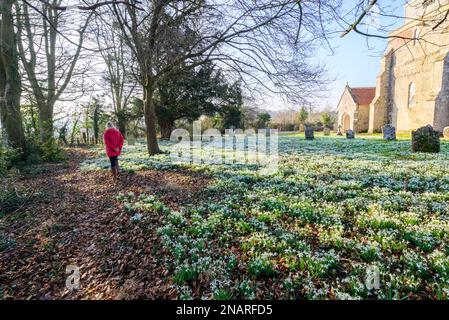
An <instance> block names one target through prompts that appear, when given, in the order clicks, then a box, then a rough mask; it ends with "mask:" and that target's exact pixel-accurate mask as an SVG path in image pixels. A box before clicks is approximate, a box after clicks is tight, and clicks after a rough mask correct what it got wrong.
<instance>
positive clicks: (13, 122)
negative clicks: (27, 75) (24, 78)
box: [0, 0, 25, 152]
mask: <svg viewBox="0 0 449 320" xmlns="http://www.w3.org/2000/svg"><path fill="white" fill-rule="evenodd" d="M13 3H14V0H0V13H1V22H0V119H1V123H2V127H3V128H4V129H5V132H6V135H7V138H8V141H9V143H10V144H11V146H12V147H14V148H20V149H22V151H23V152H24V151H25V134H24V130H23V124H22V113H21V111H20V95H21V81H20V75H19V62H18V55H17V47H16V38H15V36H16V35H15V32H14V25H13V17H12V5H13Z"/></svg>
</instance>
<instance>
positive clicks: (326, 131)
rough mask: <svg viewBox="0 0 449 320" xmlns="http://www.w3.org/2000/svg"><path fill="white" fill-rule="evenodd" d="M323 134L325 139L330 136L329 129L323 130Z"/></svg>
mask: <svg viewBox="0 0 449 320" xmlns="http://www.w3.org/2000/svg"><path fill="white" fill-rule="evenodd" d="M323 134H324V135H325V136H326V137H328V136H330V135H331V129H329V128H324V130H323Z"/></svg>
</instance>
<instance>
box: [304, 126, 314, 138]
mask: <svg viewBox="0 0 449 320" xmlns="http://www.w3.org/2000/svg"><path fill="white" fill-rule="evenodd" d="M305 134H306V140H313V139H315V136H314V131H313V127H311V126H308V127H306V129H305Z"/></svg>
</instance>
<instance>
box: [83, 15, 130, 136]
mask: <svg viewBox="0 0 449 320" xmlns="http://www.w3.org/2000/svg"><path fill="white" fill-rule="evenodd" d="M113 18H114V17H113V16H112V17H111V15H109V14H107V12H106V13H104V14H102V15H97V20H96V24H94V25H92V30H91V31H92V32H90V35H91V36H92V37H94V38H95V42H96V43H97V46H98V48H99V49H100V50H99V52H100V54H101V57H102V59H103V61H104V64H105V65H106V71H105V75H104V80H106V83H107V84H108V86H109V90H110V93H111V96H112V106H113V110H114V114H115V116H116V118H117V125H118V128H119V130H120V132H121V133H122V134H123V135H124V136H125V137H126V131H127V125H128V122H129V120H130V116H131V115H130V114H129V110H128V108H127V107H128V105H129V103H130V99H131V97H132V95H133V94H134V93H135V91H136V90H135V89H136V87H137V85H138V84H137V82H136V80H135V77H134V76H133V75H132V64H133V61H132V60H131V55H130V52H129V48H128V47H127V46H126V44H125V43H124V39H123V35H122V33H121V30H120V27H119V26H117V22H116V21H112V20H111V19H113ZM111 25H112V26H113V27H112V28H111V27H110V26H111Z"/></svg>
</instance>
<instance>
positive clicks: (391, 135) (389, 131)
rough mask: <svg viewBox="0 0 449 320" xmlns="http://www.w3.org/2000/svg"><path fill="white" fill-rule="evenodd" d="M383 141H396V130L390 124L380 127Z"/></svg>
mask: <svg viewBox="0 0 449 320" xmlns="http://www.w3.org/2000/svg"><path fill="white" fill-rule="evenodd" d="M382 133H383V135H384V140H396V128H395V127H393V126H392V125H391V124H386V125H384V126H383V127H382Z"/></svg>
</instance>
